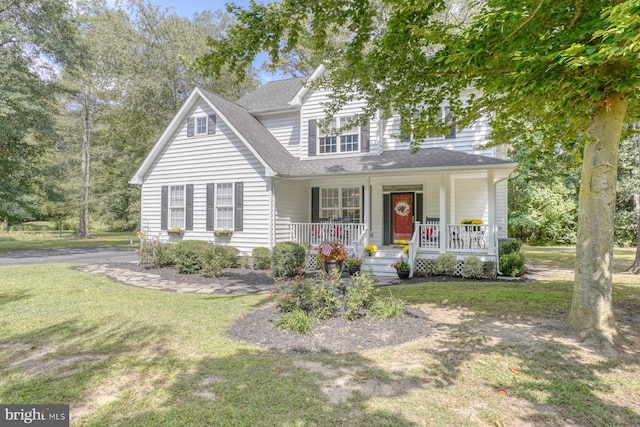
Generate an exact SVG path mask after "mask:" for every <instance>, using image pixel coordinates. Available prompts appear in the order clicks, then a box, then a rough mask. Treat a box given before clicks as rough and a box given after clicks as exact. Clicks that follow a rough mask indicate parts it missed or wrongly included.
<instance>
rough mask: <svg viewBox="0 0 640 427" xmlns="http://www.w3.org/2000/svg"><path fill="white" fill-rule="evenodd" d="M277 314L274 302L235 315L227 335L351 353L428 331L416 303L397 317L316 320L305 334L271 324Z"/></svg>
mask: <svg viewBox="0 0 640 427" xmlns="http://www.w3.org/2000/svg"><path fill="white" fill-rule="evenodd" d="M278 315H279V314H278V312H277V311H276V308H275V307H274V306H273V305H270V306H268V307H264V308H260V309H258V310H254V311H252V312H251V313H248V314H246V315H244V316H242V317H241V318H240V319H238V321H237V322H236V323H235V324H234V325H233V326H232V327H231V329H230V330H229V331H228V333H227V335H228V336H229V337H230V338H233V339H237V340H241V341H247V342H250V343H253V344H257V345H258V346H260V347H263V348H269V349H273V350H278V351H285V352H297V353H351V352H359V351H363V350H369V349H372V348H378V347H384V346H390V345H398V344H402V343H405V342H407V341H412V340H415V339H418V338H421V337H424V336H426V335H428V334H429V333H430V326H429V322H428V318H427V315H426V314H425V313H424V312H423V311H422V310H420V309H418V308H417V307H411V308H410V309H409V312H408V313H407V315H406V316H404V317H401V318H397V319H387V320H375V319H372V318H371V317H366V316H363V317H360V318H358V319H356V320H351V321H350V320H347V319H346V318H345V317H334V318H331V319H327V320H322V321H320V320H318V321H316V325H315V327H314V328H313V330H312V331H311V332H309V333H306V334H297V333H293V332H286V331H278V330H276V329H275V328H273V327H272V322H273V321H274V320H275V318H276V317H277V316H278Z"/></svg>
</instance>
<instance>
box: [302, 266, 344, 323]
mask: <svg viewBox="0 0 640 427" xmlns="http://www.w3.org/2000/svg"><path fill="white" fill-rule="evenodd" d="M321 277H323V275H322V274H320V277H319V278H318V280H322V281H323V282H324V283H323V282H320V281H317V282H316V284H315V286H311V287H309V292H308V295H309V304H310V306H311V314H312V315H313V316H314V317H317V318H318V319H328V318H330V317H331V316H333V315H334V314H336V312H337V311H338V309H339V308H340V305H341V304H340V298H338V285H339V282H340V279H339V278H337V277H335V276H328V277H327V280H326V281H324V279H321Z"/></svg>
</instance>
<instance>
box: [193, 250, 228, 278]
mask: <svg viewBox="0 0 640 427" xmlns="http://www.w3.org/2000/svg"><path fill="white" fill-rule="evenodd" d="M217 248H218V246H216V245H210V244H206V245H202V246H201V247H199V249H198V255H197V260H198V264H199V266H200V273H201V274H202V275H203V276H206V277H220V276H222V269H223V268H224V265H223V261H222V258H221V257H219V256H218V254H217V250H216V249H217Z"/></svg>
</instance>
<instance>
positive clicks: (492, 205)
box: [487, 171, 497, 255]
mask: <svg viewBox="0 0 640 427" xmlns="http://www.w3.org/2000/svg"><path fill="white" fill-rule="evenodd" d="M487 202H488V205H489V210H488V216H489V227H488V228H489V235H488V236H487V238H488V239H489V241H488V243H489V245H488V248H487V249H488V251H489V255H495V253H496V238H495V237H496V232H497V230H496V188H495V186H494V185H493V171H487Z"/></svg>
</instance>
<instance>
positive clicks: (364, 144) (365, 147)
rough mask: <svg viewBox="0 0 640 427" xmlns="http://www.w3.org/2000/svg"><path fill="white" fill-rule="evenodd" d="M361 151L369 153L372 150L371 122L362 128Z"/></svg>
mask: <svg viewBox="0 0 640 427" xmlns="http://www.w3.org/2000/svg"><path fill="white" fill-rule="evenodd" d="M360 147H361V148H360V151H362V152H363V153H368V152H369V151H370V150H371V142H370V138H369V122H367V123H365V124H363V125H362V127H361V128H360Z"/></svg>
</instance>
